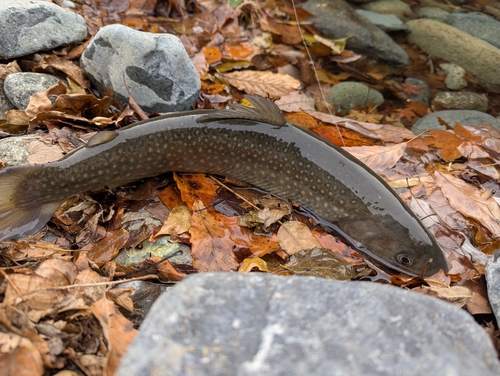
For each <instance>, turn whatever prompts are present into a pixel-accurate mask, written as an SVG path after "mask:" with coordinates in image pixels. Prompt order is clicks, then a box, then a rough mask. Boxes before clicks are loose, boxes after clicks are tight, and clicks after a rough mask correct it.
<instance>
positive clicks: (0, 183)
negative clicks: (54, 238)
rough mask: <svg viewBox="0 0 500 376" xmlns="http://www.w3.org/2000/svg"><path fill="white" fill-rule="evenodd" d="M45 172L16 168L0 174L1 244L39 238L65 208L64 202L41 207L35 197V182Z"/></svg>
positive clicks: (25, 167) (31, 167)
mask: <svg viewBox="0 0 500 376" xmlns="http://www.w3.org/2000/svg"><path fill="white" fill-rule="evenodd" d="M43 168H44V167H43V166H41V165H39V166H38V165H33V166H15V167H9V168H6V169H5V170H2V171H0V241H1V240H8V239H17V238H20V237H23V236H28V235H32V234H35V233H36V232H38V231H39V230H41V229H42V227H43V226H44V225H45V224H46V223H47V222H48V221H49V219H50V218H51V217H52V215H53V214H54V212H55V211H56V210H57V208H58V207H59V206H61V205H62V203H63V201H57V202H56V201H52V202H47V203H40V202H39V201H40V200H37V199H36V198H35V197H34V195H33V189H32V188H31V189H30V187H34V186H36V185H35V184H33V181H32V179H36V176H37V175H38V173H39V172H40V171H41V170H42V169H43ZM28 183H29V184H28Z"/></svg>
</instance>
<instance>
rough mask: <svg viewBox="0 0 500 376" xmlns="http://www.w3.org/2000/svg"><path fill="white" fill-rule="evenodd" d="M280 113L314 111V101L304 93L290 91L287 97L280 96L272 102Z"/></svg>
mask: <svg viewBox="0 0 500 376" xmlns="http://www.w3.org/2000/svg"><path fill="white" fill-rule="evenodd" d="M274 104H276V105H277V106H278V107H279V108H280V109H281V110H282V111H286V112H299V111H306V110H310V111H315V110H316V109H315V107H314V99H313V98H311V97H309V96H308V95H306V94H304V93H300V92H298V91H292V92H290V93H289V94H287V95H284V96H282V97H281V98H280V99H278V100H277V101H276V102H274Z"/></svg>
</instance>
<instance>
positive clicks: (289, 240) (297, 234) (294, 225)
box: [278, 221, 321, 255]
mask: <svg viewBox="0 0 500 376" xmlns="http://www.w3.org/2000/svg"><path fill="white" fill-rule="evenodd" d="M278 243H279V245H280V246H281V248H282V249H283V250H284V251H285V252H286V253H287V254H289V255H293V254H295V253H297V252H299V251H302V250H304V249H312V248H315V247H318V248H321V244H320V243H319V241H318V240H317V239H316V238H315V237H314V235H313V234H312V232H311V230H309V228H308V227H307V226H306V225H305V224H304V223H302V222H299V221H288V222H285V223H283V225H281V227H280V229H279V230H278Z"/></svg>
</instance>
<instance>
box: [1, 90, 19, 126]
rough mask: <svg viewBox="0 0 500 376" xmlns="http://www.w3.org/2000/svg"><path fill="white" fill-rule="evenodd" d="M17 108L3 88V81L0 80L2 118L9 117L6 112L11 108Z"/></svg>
mask: <svg viewBox="0 0 500 376" xmlns="http://www.w3.org/2000/svg"><path fill="white" fill-rule="evenodd" d="M14 108H16V107H15V106H14V105H13V104H12V102H11V101H10V99H9V98H8V97H7V95H5V90H4V89H3V81H2V80H0V120H2V119H7V115H5V113H6V112H7V111H9V110H13V109H14Z"/></svg>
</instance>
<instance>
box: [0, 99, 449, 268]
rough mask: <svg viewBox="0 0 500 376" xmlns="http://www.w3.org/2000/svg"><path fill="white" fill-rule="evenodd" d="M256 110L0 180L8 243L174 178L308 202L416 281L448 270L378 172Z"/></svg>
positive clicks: (97, 149) (191, 119) (13, 171)
mask: <svg viewBox="0 0 500 376" xmlns="http://www.w3.org/2000/svg"><path fill="white" fill-rule="evenodd" d="M248 99H249V100H250V101H251V103H252V104H253V105H254V107H255V108H247V107H244V106H241V105H232V106H231V108H229V109H226V110H222V111H217V110H207V111H188V112H185V113H180V114H174V115H165V116H160V117H157V118H153V119H150V120H146V121H143V122H139V123H137V124H134V125H132V126H129V127H126V128H123V129H121V130H119V131H111V132H100V133H98V134H97V135H95V136H94V137H93V138H92V139H90V140H89V143H88V144H87V145H86V146H85V147H83V148H80V149H78V150H76V151H74V152H72V153H70V154H69V155H68V156H66V157H65V158H63V159H61V160H59V161H56V162H52V163H47V164H45V165H37V166H17V167H10V168H7V169H5V170H3V171H1V172H0V189H1V192H2V196H1V197H0V240H6V239H14V238H19V237H23V236H26V235H30V234H33V233H36V232H37V231H39V230H40V229H41V228H42V227H43V226H44V225H45V224H46V223H47V221H48V220H49V219H50V218H51V216H52V215H53V213H54V212H55V210H57V208H58V207H59V206H60V205H61V204H62V203H63V202H64V201H65V200H66V199H67V198H69V197H71V196H73V195H75V194H78V193H82V192H86V191H91V190H97V189H101V188H103V187H115V186H119V185H122V184H126V183H129V182H132V181H135V180H139V179H142V178H146V177H151V176H155V175H159V174H162V173H165V172H168V171H179V172H193V173H195V172H196V173H209V174H214V175H227V176H231V177H234V178H237V179H240V180H243V181H246V182H248V183H251V184H253V185H255V186H257V187H259V188H262V189H264V190H267V191H269V192H272V193H274V194H276V195H278V196H281V197H284V198H288V199H290V200H292V201H294V202H298V203H300V204H301V205H302V206H304V207H305V208H307V209H308V210H310V211H312V212H314V213H315V214H317V215H318V216H319V217H321V218H322V219H324V220H326V221H328V222H329V223H331V224H332V225H333V227H334V228H335V230H336V231H338V232H339V233H340V235H342V237H344V239H346V240H347V241H348V242H349V243H350V244H351V245H352V246H353V247H355V248H356V249H357V250H359V251H361V252H362V253H364V254H365V255H366V256H368V257H369V258H372V259H374V260H375V261H377V262H379V263H382V264H383V265H386V266H389V267H391V268H392V269H395V270H398V271H401V272H405V273H407V274H410V275H420V274H421V273H422V271H424V270H425V275H432V274H434V273H436V272H437V271H438V270H439V269H444V270H445V271H446V270H447V265H446V261H445V260H444V257H443V254H442V252H441V250H440V249H439V246H438V245H437V244H436V242H435V240H434V238H433V237H432V235H430V233H429V232H428V231H427V230H426V229H425V228H424V227H423V225H422V224H421V222H420V221H419V220H418V219H417V217H416V216H415V214H414V213H413V212H412V211H411V210H410V209H409V208H408V207H407V205H406V204H405V203H404V202H403V201H402V200H401V199H400V198H399V196H398V195H397V194H396V193H395V192H394V191H393V190H392V189H391V188H390V187H389V186H388V185H387V184H386V183H385V182H384V181H383V180H382V179H381V178H380V177H379V176H378V175H377V174H376V173H374V172H373V171H372V170H370V169H369V168H367V167H366V166H365V165H364V164H362V163H360V162H359V161H358V160H356V159H355V158H354V157H352V156H351V155H350V154H348V153H346V152H345V151H343V150H342V149H340V148H338V147H336V146H335V145H333V144H332V143H330V142H328V141H326V140H324V139H321V138H319V137H318V136H316V135H314V134H313V133H310V132H307V131H304V130H301V129H299V128H297V127H295V126H293V125H291V124H288V123H286V121H285V119H284V117H283V115H282V113H281V111H280V110H279V108H278V107H277V106H276V105H275V104H274V103H273V102H272V101H270V100H267V99H264V98H261V97H256V96H249V97H248Z"/></svg>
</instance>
